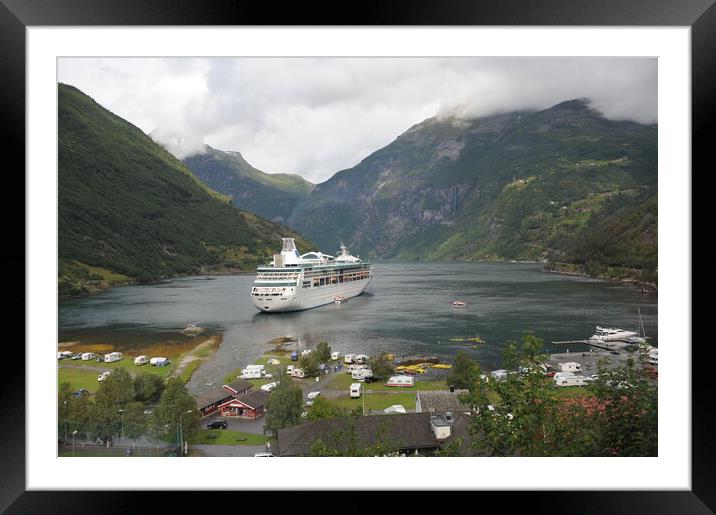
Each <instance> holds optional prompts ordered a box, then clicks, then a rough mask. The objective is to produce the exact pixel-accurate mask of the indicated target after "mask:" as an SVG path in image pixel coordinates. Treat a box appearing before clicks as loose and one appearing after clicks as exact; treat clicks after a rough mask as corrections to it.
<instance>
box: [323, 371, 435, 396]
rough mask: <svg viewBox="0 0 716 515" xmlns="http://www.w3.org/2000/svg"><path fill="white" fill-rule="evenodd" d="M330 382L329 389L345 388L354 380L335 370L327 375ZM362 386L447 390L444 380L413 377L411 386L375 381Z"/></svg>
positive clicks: (396, 389)
mask: <svg viewBox="0 0 716 515" xmlns="http://www.w3.org/2000/svg"><path fill="white" fill-rule="evenodd" d="M328 380H329V381H330V383H328V384H327V385H326V386H325V387H326V388H328V389H330V390H346V391H348V389H349V388H350V386H351V383H355V382H356V380H355V379H353V378H352V377H351V375H350V374H348V373H346V372H336V373H333V374H332V375H330V376H329V379H328ZM363 387H364V388H367V389H369V390H376V391H391V392H395V391H402V390H407V391H410V392H414V391H416V390H447V389H448V385H447V382H446V381H421V380H420V379H418V378H416V379H415V386H412V387H396V386H385V383H384V382H376V383H366V384H365V385H364V386H363Z"/></svg>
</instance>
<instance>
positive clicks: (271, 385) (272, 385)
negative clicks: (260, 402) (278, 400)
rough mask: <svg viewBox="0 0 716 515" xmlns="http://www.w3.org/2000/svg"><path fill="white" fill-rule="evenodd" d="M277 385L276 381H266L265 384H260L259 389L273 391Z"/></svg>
mask: <svg viewBox="0 0 716 515" xmlns="http://www.w3.org/2000/svg"><path fill="white" fill-rule="evenodd" d="M277 386H278V383H267V384H265V385H262V386H261V389H262V390H263V391H264V392H271V391H273V390H274V389H275V388H276V387H277Z"/></svg>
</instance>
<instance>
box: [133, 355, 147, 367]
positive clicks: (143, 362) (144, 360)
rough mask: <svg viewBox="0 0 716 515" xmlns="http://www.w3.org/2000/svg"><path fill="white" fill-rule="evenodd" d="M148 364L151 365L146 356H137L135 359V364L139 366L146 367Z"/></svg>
mask: <svg viewBox="0 0 716 515" xmlns="http://www.w3.org/2000/svg"><path fill="white" fill-rule="evenodd" d="M147 363H149V358H148V357H146V356H137V357H136V358H134V364H135V365H137V366H139V365H146V364H147Z"/></svg>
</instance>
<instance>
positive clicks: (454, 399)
mask: <svg viewBox="0 0 716 515" xmlns="http://www.w3.org/2000/svg"><path fill="white" fill-rule="evenodd" d="M465 393H468V391H467V390H455V391H452V392H450V391H447V390H434V391H424V392H420V391H419V392H417V394H416V395H415V412H416V413H441V412H446V411H451V412H453V413H464V414H466V415H470V414H471V413H472V410H471V408H470V406H468V405H467V404H464V403H463V402H461V401H460V398H459V395H462V394H465Z"/></svg>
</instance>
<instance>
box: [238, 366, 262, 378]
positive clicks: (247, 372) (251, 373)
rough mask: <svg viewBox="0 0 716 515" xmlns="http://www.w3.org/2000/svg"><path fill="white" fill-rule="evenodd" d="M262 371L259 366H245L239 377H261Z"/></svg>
mask: <svg viewBox="0 0 716 515" xmlns="http://www.w3.org/2000/svg"><path fill="white" fill-rule="evenodd" d="M263 375H264V371H263V370H261V369H260V368H245V369H243V370H242V371H241V375H240V376H239V378H240V379H261V377H262V376H263Z"/></svg>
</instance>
